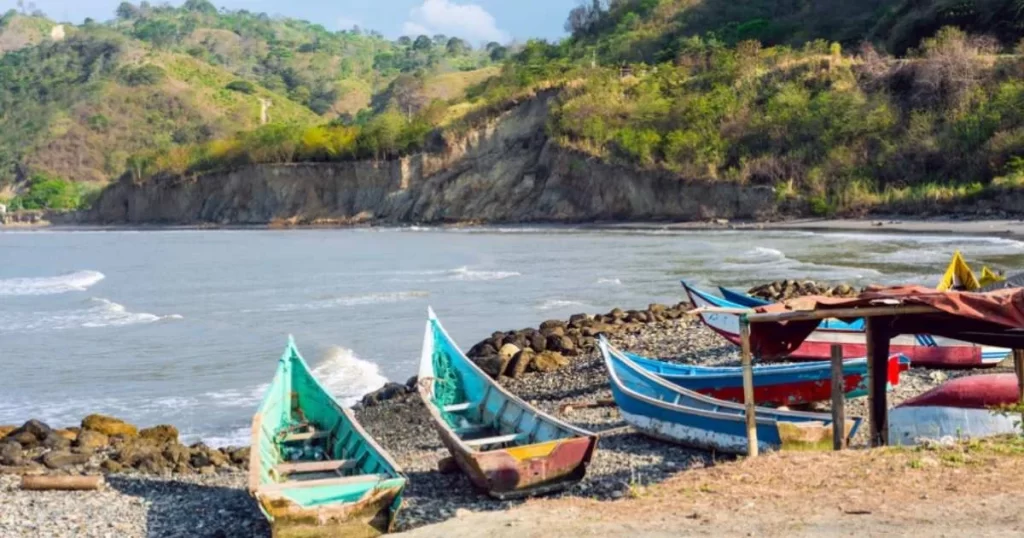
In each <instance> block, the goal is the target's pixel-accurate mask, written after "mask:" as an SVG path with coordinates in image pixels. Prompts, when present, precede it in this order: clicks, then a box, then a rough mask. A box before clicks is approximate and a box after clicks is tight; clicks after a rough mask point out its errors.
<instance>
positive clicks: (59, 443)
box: [43, 432, 71, 450]
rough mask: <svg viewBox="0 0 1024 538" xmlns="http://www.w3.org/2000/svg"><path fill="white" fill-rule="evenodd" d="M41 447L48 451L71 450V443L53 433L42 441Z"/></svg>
mask: <svg viewBox="0 0 1024 538" xmlns="http://www.w3.org/2000/svg"><path fill="white" fill-rule="evenodd" d="M43 446H44V447H46V448H49V449H50V450H68V449H70V448H71V441H68V440H67V439H65V438H63V437H61V436H60V435H57V432H53V433H51V434H50V436H49V437H47V438H46V439H44V440H43Z"/></svg>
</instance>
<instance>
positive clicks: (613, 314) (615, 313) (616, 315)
mask: <svg viewBox="0 0 1024 538" xmlns="http://www.w3.org/2000/svg"><path fill="white" fill-rule="evenodd" d="M608 316H609V317H611V318H614V319H622V318H625V317H626V313H625V312H623V311H622V309H621V308H615V309H613V310H612V311H611V312H608Z"/></svg>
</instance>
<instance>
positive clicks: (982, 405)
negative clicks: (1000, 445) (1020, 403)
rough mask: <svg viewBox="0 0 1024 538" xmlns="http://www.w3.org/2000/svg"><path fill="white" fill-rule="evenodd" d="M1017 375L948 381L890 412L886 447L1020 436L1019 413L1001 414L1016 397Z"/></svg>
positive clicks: (1012, 403)
mask: <svg viewBox="0 0 1024 538" xmlns="http://www.w3.org/2000/svg"><path fill="white" fill-rule="evenodd" d="M1017 391H1018V388H1017V376H1016V374H986V375H975V376H969V377H961V378H958V379H953V380H951V381H948V382H946V383H944V384H942V385H940V386H938V387H935V388H934V389H932V390H930V391H928V392H926V393H924V394H922V395H920V396H918V397H916V398H913V399H911V400H907V401H906V402H903V404H902V405H899V406H898V407H896V408H895V409H893V410H892V411H890V412H889V443H890V444H893V445H913V444H917V443H918V442H919V441H921V440H922V439H943V438H952V439H967V438H977V437H987V436H992V435H1002V434H1010V433H1016V434H1020V433H1021V427H1020V425H1019V424H1018V423H1019V422H1020V414H1019V413H1003V412H1001V411H1000V410H999V408H1000V407H1004V406H1009V405H1014V404H1016V403H1017V399H1018V397H1019V394H1018V392H1017Z"/></svg>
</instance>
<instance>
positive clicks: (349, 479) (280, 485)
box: [259, 474, 388, 493]
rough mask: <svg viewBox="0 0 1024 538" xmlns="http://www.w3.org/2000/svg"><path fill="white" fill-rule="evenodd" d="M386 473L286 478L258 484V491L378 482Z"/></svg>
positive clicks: (267, 491)
mask: <svg viewBox="0 0 1024 538" xmlns="http://www.w3.org/2000/svg"><path fill="white" fill-rule="evenodd" d="M387 478H388V477H387V475H383V474H361V475H356V476H342V477H338V478H324V479H320V480H288V481H285V482H276V483H274V484H264V485H262V486H260V488H259V491H260V493H279V492H281V491H284V490H286V489H305V488H319V487H327V486H344V485H348V484H360V483H363V482H380V481H381V480H386V479H387Z"/></svg>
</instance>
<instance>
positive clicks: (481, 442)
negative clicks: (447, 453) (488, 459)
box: [463, 433, 525, 447]
mask: <svg viewBox="0 0 1024 538" xmlns="http://www.w3.org/2000/svg"><path fill="white" fill-rule="evenodd" d="M522 437H525V436H524V435H523V434H521V433H510V434H508V435H499V436H497V437H484V438H482V439H471V440H469V441H463V442H464V443H466V445H467V446H473V447H476V446H486V445H498V444H502V443H511V442H513V441H518V440H519V439H520V438H522Z"/></svg>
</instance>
